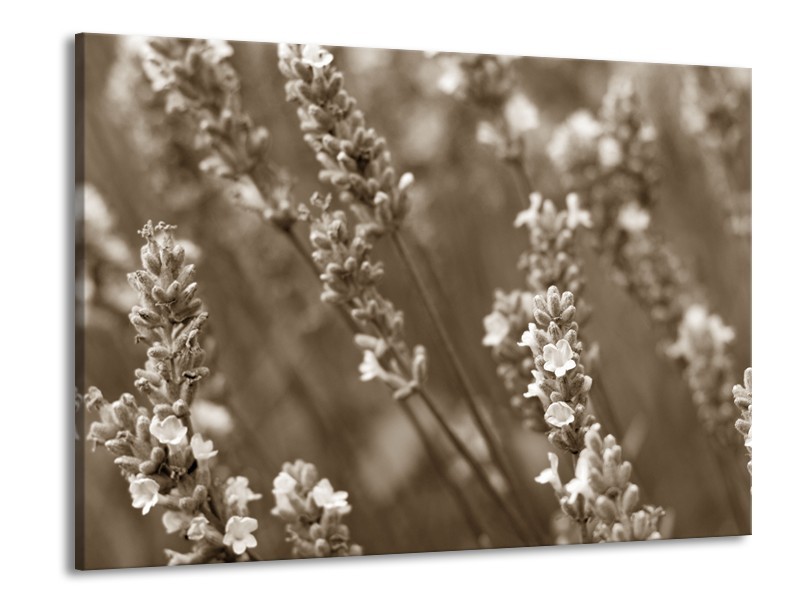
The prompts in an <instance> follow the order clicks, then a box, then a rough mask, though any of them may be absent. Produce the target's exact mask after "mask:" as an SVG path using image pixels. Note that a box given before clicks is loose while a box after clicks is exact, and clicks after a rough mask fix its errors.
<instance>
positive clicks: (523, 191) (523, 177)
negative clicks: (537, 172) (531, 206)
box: [506, 157, 533, 209]
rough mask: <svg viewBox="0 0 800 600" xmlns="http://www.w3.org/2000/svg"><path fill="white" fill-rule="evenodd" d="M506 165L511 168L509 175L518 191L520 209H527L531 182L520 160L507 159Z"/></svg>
mask: <svg viewBox="0 0 800 600" xmlns="http://www.w3.org/2000/svg"><path fill="white" fill-rule="evenodd" d="M506 163H507V164H508V166H509V167H511V173H512V174H513V175H514V182H515V183H516V186H517V190H518V191H519V199H520V203H521V205H522V208H523V209H525V208H528V194H530V193H531V192H532V191H533V181H532V180H531V178H530V177H529V176H528V172H527V171H526V170H525V165H524V164H522V159H521V158H519V157H515V158H509V159H507V160H506Z"/></svg>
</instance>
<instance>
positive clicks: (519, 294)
mask: <svg viewBox="0 0 800 600" xmlns="http://www.w3.org/2000/svg"><path fill="white" fill-rule="evenodd" d="M530 199H531V206H530V208H528V209H526V210H524V211H522V212H521V213H519V215H518V216H517V219H516V221H515V223H514V225H515V226H517V227H522V226H525V227H527V229H528V233H529V240H530V244H529V247H528V250H527V251H526V252H525V253H524V254H523V255H522V256H521V257H520V262H519V266H520V268H521V269H522V270H524V271H525V273H526V283H527V288H528V291H519V290H514V291H512V292H510V293H506V292H503V291H500V290H497V291H496V292H495V301H494V305H493V306H492V312H491V313H490V314H489V315H487V316H486V317H485V318H484V321H483V324H484V328H485V330H486V335H485V336H484V338H483V344H484V345H485V346H489V347H490V348H491V349H492V357H493V358H494V360H495V362H496V363H497V374H498V376H499V377H500V379H501V380H502V381H503V384H504V386H505V388H506V390H507V391H508V392H509V393H510V394H511V403H512V405H513V406H515V407H516V408H517V409H518V410H519V411H520V413H521V415H522V417H523V420H524V423H525V425H526V426H527V427H530V428H532V429H534V430H539V431H541V430H546V429H547V425H546V424H545V422H544V420H543V417H544V413H543V409H542V407H541V403H540V402H539V400H538V399H536V398H531V397H528V398H526V397H525V396H523V395H522V393H521V391H522V390H524V389H525V385H526V382H527V381H528V380H529V379H530V376H529V374H530V372H531V369H532V368H533V359H532V357H531V354H530V352H528V351H526V350H524V349H522V348H520V347H519V345H518V344H517V341H518V340H519V336H520V335H521V332H522V331H524V330H525V329H526V328H527V326H528V323H529V322H530V315H531V314H532V313H533V310H534V295H535V294H543V293H545V292H546V291H547V289H548V288H549V287H550V286H552V285H554V286H556V287H558V288H559V289H564V290H568V291H570V292H572V293H573V294H575V295H577V297H578V298H580V293H581V291H582V289H583V284H584V280H583V275H582V268H581V262H580V259H579V258H578V256H577V253H576V249H575V233H576V231H577V229H578V228H579V227H581V226H583V227H590V226H591V218H590V216H589V213H588V212H587V211H585V210H582V209H581V208H580V204H579V201H578V197H577V196H576V195H575V194H570V195H568V196H567V200H566V204H567V208H566V210H561V211H559V210H557V209H556V207H555V205H554V204H553V202H552V201H551V200H544V201H543V200H542V196H541V195H540V194H532V195H531V198H530ZM579 312H580V313H581V314H585V313H586V309H585V308H584V307H583V306H581V307H580V310H579Z"/></svg>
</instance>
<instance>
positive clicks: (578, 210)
mask: <svg viewBox="0 0 800 600" xmlns="http://www.w3.org/2000/svg"><path fill="white" fill-rule="evenodd" d="M442 50H444V49H442ZM75 51H76V57H75V59H76V63H75V66H76V143H77V148H76V198H77V199H76V206H75V208H76V248H75V252H76V280H75V281H76V337H75V340H76V349H75V350H76V373H75V376H76V386H75V418H76V422H75V452H76V455H75V456H76V458H75V559H76V560H75V562H76V567H77V568H79V569H110V568H124V567H140V566H157V565H190V564H209V563H234V562H253V561H273V560H280V559H298V558H325V557H353V556H362V555H384V554H403V553H416V552H435V551H455V550H477V549H492V548H511V547H548V546H558V545H564V544H602V543H606V542H649V544H645V545H644V546H643V551H646V550H645V548H646V547H647V546H649V545H651V544H654V543H657V540H664V539H676V538H697V537H708V536H736V535H746V534H750V533H751V520H750V514H751V513H750V508H751V475H750V473H751V468H752V467H751V457H752V408H751V401H752V374H751V369H750V363H751V349H750V343H751V330H750V328H751V325H750V323H751V317H750V311H751V283H750V273H751V231H750V214H751V193H750V190H751V175H750V173H751V168H750V160H751V150H750V148H751V72H750V70H749V69H743V68H722V67H704V66H692V65H664V64H644V63H623V62H603V61H594V60H565V59H554V58H535V57H511V56H495V55H488V54H457V53H450V52H444V51H442V52H430V51H428V52H423V51H410V50H385V49H368V48H350V47H330V46H323V45H319V44H294V43H280V44H274V43H260V42H236V41H222V40H210V39H178V38H145V37H131V36H113V35H100V34H83V35H79V36H77V38H76V45H75ZM540 551H544V550H538V551H531V553H530V560H531V561H533V562H535V561H536V553H537V552H540ZM547 551H556V550H547ZM596 551H602V550H600V549H597V550H596Z"/></svg>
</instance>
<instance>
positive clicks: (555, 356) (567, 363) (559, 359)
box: [542, 340, 577, 377]
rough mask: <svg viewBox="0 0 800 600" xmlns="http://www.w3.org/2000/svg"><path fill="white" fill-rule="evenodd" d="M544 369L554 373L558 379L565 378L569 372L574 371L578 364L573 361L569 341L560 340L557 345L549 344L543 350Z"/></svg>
mask: <svg viewBox="0 0 800 600" xmlns="http://www.w3.org/2000/svg"><path fill="white" fill-rule="evenodd" d="M542 353H543V354H544V360H545V363H544V369H545V371H550V372H551V373H554V374H555V376H556V377H563V376H564V375H566V373H567V371H570V370H572V369H574V368H575V367H576V366H577V364H576V363H575V361H574V360H572V348H571V347H570V345H569V342H568V341H567V340H558V341H557V342H556V345H555V346H554V345H553V344H547V345H546V346H545V347H544V348H543V349H542Z"/></svg>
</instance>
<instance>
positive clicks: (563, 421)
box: [544, 402, 575, 427]
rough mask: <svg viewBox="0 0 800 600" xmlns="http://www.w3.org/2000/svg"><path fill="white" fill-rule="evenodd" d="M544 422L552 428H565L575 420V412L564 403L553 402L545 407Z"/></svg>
mask: <svg viewBox="0 0 800 600" xmlns="http://www.w3.org/2000/svg"><path fill="white" fill-rule="evenodd" d="M544 420H545V421H546V422H547V423H548V424H549V425H550V426H552V427H565V426H566V425H569V424H570V423H572V422H573V421H574V420H575V411H574V410H572V407H570V405H569V404H567V403H566V402H553V403H552V404H551V405H550V406H548V407H547V410H546V411H545V413H544Z"/></svg>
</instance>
